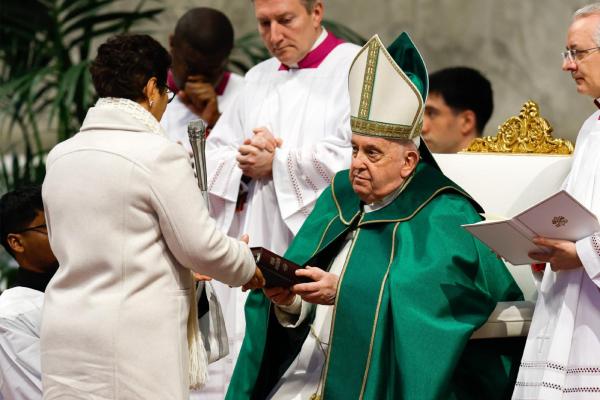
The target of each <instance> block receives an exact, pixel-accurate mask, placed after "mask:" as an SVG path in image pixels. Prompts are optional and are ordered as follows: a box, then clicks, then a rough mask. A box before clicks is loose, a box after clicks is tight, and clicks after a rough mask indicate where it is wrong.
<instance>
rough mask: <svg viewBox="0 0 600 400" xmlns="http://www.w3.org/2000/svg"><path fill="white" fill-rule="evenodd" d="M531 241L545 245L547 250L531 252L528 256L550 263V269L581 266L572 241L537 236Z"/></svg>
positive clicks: (567, 268) (558, 269) (557, 269)
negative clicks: (545, 251)
mask: <svg viewBox="0 0 600 400" xmlns="http://www.w3.org/2000/svg"><path fill="white" fill-rule="evenodd" d="M533 243H535V244H536V245H538V246H542V247H545V248H547V249H548V250H549V251H548V252H547V253H544V252H531V253H529V257H531V258H533V259H535V260H539V261H542V262H547V263H550V268H552V271H560V270H569V269H575V268H579V267H581V266H582V263H581V260H580V259H579V256H578V255H577V249H576V248H575V243H574V242H569V241H568V240H557V239H547V238H542V237H537V238H534V239H533Z"/></svg>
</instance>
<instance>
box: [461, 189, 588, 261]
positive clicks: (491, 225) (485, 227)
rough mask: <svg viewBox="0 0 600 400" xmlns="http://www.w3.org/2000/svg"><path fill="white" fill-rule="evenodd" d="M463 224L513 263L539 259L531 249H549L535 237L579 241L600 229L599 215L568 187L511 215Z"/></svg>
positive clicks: (540, 250)
mask: <svg viewBox="0 0 600 400" xmlns="http://www.w3.org/2000/svg"><path fill="white" fill-rule="evenodd" d="M462 226H463V227H464V228H465V229H466V230H468V231H469V232H471V233H472V234H473V235H474V236H475V237H477V238H478V239H479V240H481V241H482V242H483V243H485V244H486V245H487V246H488V247H489V248H491V249H492V250H493V251H494V252H495V253H496V254H498V255H500V256H501V257H502V258H504V259H505V260H507V261H508V262H510V263H511V264H513V265H521V264H530V263H534V262H538V261H536V260H534V259H532V258H530V257H529V256H528V253H529V252H531V251H537V252H544V251H545V250H546V249H545V248H543V247H540V246H536V245H535V244H534V243H533V241H532V240H533V238H534V237H538V236H541V237H545V238H549V239H562V240H569V241H571V242H575V241H577V240H580V239H583V238H585V237H587V236H590V235H592V234H593V233H594V232H598V231H600V224H599V223H598V219H597V218H596V216H595V215H594V214H593V213H592V212H591V211H590V210H588V209H587V208H586V207H584V206H583V205H582V204H581V203H579V202H578V201H577V200H575V198H573V196H571V195H570V194H569V193H567V192H565V191H564V190H561V191H560V192H558V193H555V194H553V195H552V196H550V197H548V198H547V199H545V200H542V201H541V202H539V203H537V204H536V205H534V206H532V207H530V208H528V209H527V210H525V211H523V212H521V213H520V214H518V215H517V216H515V217H513V218H511V219H505V218H498V217H495V218H494V217H491V218H490V217H489V216H486V220H485V221H481V222H478V223H476V224H466V225H462Z"/></svg>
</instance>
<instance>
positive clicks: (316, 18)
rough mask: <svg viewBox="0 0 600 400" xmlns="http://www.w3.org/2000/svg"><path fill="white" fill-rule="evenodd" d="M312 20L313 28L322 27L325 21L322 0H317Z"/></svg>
mask: <svg viewBox="0 0 600 400" xmlns="http://www.w3.org/2000/svg"><path fill="white" fill-rule="evenodd" d="M312 19H313V27H314V28H315V29H317V28H319V27H320V26H321V22H322V21H323V2H322V1H321V0H317V1H316V2H315V4H314V6H313V9H312Z"/></svg>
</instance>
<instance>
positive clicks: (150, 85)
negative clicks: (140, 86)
mask: <svg viewBox="0 0 600 400" xmlns="http://www.w3.org/2000/svg"><path fill="white" fill-rule="evenodd" d="M144 96H145V97H146V103H147V104H148V106H149V107H150V108H152V107H153V106H154V104H155V103H156V102H157V100H158V99H159V98H160V89H159V88H158V84H157V80H156V78H155V77H152V78H150V79H148V82H147V83H146V86H144Z"/></svg>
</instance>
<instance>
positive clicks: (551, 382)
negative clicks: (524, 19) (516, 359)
mask: <svg viewBox="0 0 600 400" xmlns="http://www.w3.org/2000/svg"><path fill="white" fill-rule="evenodd" d="M598 50H600V3H594V4H591V5H588V6H586V7H583V8H581V9H580V10H578V11H576V12H575V14H574V17H573V22H572V24H571V26H570V27H569V31H568V34H567V49H566V51H565V52H563V53H562V55H563V65H562V68H563V70H564V71H567V72H569V73H571V76H572V77H573V79H574V80H575V84H576V86H577V91H578V92H579V93H580V94H583V95H587V96H591V97H592V98H593V99H595V103H596V105H598V104H599V103H598V98H600V52H599V51H598ZM599 116H600V112H599V111H596V112H595V113H593V114H592V115H591V116H590V117H589V118H588V119H587V121H585V123H584V124H583V126H582V128H581V130H580V132H579V136H578V138H577V146H576V150H575V155H574V160H573V166H572V169H571V172H570V174H569V176H568V177H567V179H566V181H565V183H564V188H565V189H566V190H567V191H568V192H569V193H571V194H572V195H573V196H574V197H575V198H577V200H579V201H580V202H581V203H582V204H583V205H585V206H586V207H588V208H589V209H591V210H592V211H593V212H594V213H595V214H596V215H600V186H597V185H596V184H600V169H599V168H598V167H599V166H600V121H599V120H598V118H599ZM536 243H537V244H539V245H542V246H545V247H547V248H548V250H549V253H548V254H532V256H535V257H534V258H536V259H539V260H540V261H543V262H547V263H548V265H547V266H546V270H545V272H544V276H543V279H542V280H541V282H540V285H539V296H538V301H537V304H536V309H535V314H534V316H533V321H532V325H531V329H530V331H529V337H528V338H527V344H526V346H525V352H524V354H523V359H522V362H521V366H520V370H519V376H518V378H517V383H516V386H515V391H514V394H513V399H546V400H547V399H550V400H552V399H585V400H593V399H600V356H599V354H600V232H597V233H595V234H593V235H591V236H589V237H586V238H584V239H581V240H579V241H577V242H576V243H573V242H567V241H561V240H550V239H545V238H540V239H538V240H536Z"/></svg>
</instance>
